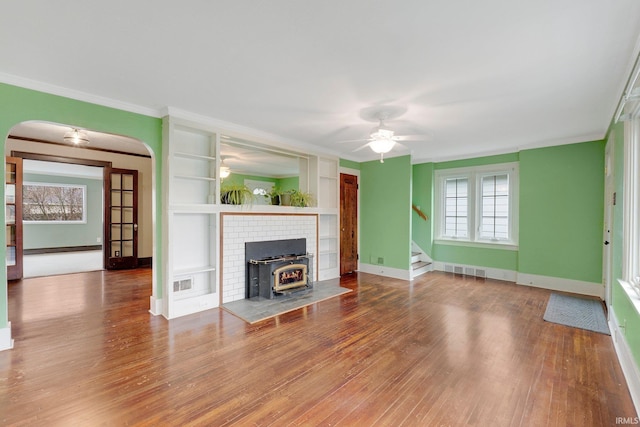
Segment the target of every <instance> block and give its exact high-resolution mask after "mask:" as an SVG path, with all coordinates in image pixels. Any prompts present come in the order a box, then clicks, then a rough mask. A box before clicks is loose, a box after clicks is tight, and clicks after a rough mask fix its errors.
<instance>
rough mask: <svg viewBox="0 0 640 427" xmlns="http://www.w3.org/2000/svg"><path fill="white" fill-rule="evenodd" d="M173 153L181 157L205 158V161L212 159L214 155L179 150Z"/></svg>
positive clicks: (213, 159)
mask: <svg viewBox="0 0 640 427" xmlns="http://www.w3.org/2000/svg"><path fill="white" fill-rule="evenodd" d="M173 155H174V156H176V157H183V158H185V159H194V160H206V161H214V162H215V160H216V158H215V157H211V156H205V155H203V154H193V153H183V152H181V151H174V152H173Z"/></svg>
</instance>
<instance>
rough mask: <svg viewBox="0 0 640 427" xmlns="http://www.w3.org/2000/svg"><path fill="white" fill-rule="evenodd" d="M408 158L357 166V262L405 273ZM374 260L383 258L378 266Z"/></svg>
mask: <svg viewBox="0 0 640 427" xmlns="http://www.w3.org/2000/svg"><path fill="white" fill-rule="evenodd" d="M411 175H412V167H411V157H410V156H402V157H394V158H389V159H385V161H384V163H380V161H377V160H376V161H371V162H364V163H361V165H360V178H361V179H360V207H361V210H360V212H361V213H360V261H361V262H363V263H365V264H381V265H384V266H387V267H392V268H397V269H403V270H408V269H409V263H410V254H411ZM378 258H383V259H384V261H383V262H382V263H378Z"/></svg>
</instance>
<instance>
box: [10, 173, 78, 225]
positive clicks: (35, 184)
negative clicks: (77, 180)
mask: <svg viewBox="0 0 640 427" xmlns="http://www.w3.org/2000/svg"><path fill="white" fill-rule="evenodd" d="M22 185H23V187H26V186H31V187H59V188H76V189H79V190H81V192H82V219H79V220H67V221H65V220H26V219H23V222H24V223H25V224H86V223H87V186H86V185H84V184H61V183H49V182H23V183H22ZM22 203H23V204H24V203H25V199H24V198H23V199H22ZM23 209H24V208H23Z"/></svg>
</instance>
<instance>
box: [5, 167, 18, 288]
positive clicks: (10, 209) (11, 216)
mask: <svg viewBox="0 0 640 427" xmlns="http://www.w3.org/2000/svg"><path fill="white" fill-rule="evenodd" d="M5 162H6V175H5V189H4V192H5V193H4V195H5V202H4V203H5V210H4V212H5V227H6V232H7V259H6V262H7V280H17V279H21V278H22V159H21V158H20V157H7V158H6V160H5Z"/></svg>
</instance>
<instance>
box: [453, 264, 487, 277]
mask: <svg viewBox="0 0 640 427" xmlns="http://www.w3.org/2000/svg"><path fill="white" fill-rule="evenodd" d="M444 271H445V273H454V274H460V275H464V276H474V277H481V278H483V279H486V278H487V270H483V269H480V268H473V267H463V266H459V265H451V264H445V265H444Z"/></svg>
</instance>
